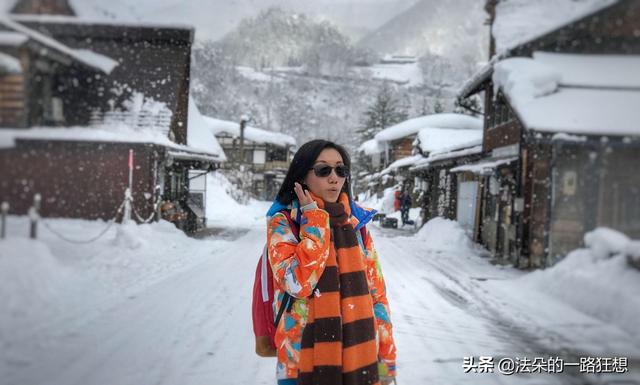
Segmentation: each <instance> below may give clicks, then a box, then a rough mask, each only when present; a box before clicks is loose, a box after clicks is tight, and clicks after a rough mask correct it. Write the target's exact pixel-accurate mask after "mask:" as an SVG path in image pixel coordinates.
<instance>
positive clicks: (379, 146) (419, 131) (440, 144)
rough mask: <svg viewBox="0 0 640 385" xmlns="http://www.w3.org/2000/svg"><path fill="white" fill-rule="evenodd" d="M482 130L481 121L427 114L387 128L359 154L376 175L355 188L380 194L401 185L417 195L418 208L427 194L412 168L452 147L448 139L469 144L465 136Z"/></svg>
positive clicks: (457, 116) (365, 178) (465, 117)
mask: <svg viewBox="0 0 640 385" xmlns="http://www.w3.org/2000/svg"><path fill="white" fill-rule="evenodd" d="M480 128H481V122H480V121H479V120H478V119H476V118H473V117H470V116H467V115H461V114H433V115H427V116H422V117H418V118H413V119H409V120H406V121H404V122H401V123H398V124H396V125H394V126H391V127H389V128H386V129H384V130H382V131H380V132H379V133H377V134H376V135H375V137H374V139H372V140H370V141H367V142H365V143H363V144H362V145H361V146H360V148H359V151H360V152H361V153H363V154H364V159H366V161H368V162H369V167H368V168H369V169H371V170H373V172H372V173H371V174H369V175H364V176H363V178H362V180H361V181H360V183H359V184H357V185H355V186H354V187H355V188H356V191H357V192H358V193H363V192H367V191H370V192H369V193H368V194H369V195H371V194H373V193H375V194H378V195H380V194H382V192H383V190H384V189H385V188H389V187H392V186H395V185H397V184H402V186H403V188H404V189H405V190H407V191H411V192H414V193H415V194H414V199H413V202H414V205H417V202H419V201H422V200H423V197H424V196H425V193H424V192H422V190H420V189H419V188H416V186H417V185H418V183H414V182H415V180H414V179H415V177H416V175H415V172H413V171H412V167H413V166H415V165H416V164H418V163H420V162H421V161H422V160H423V159H424V158H427V157H429V155H430V153H431V152H438V151H440V150H446V149H447V147H448V146H449V145H453V143H452V142H449V141H448V139H453V140H455V139H461V140H462V141H463V142H464V141H465V140H466V141H468V140H467V139H465V137H467V135H468V134H469V132H471V131H473V130H475V131H478V132H479V130H480ZM447 135H449V136H448V137H447ZM454 138H455V139H454ZM414 170H415V169H414Z"/></svg>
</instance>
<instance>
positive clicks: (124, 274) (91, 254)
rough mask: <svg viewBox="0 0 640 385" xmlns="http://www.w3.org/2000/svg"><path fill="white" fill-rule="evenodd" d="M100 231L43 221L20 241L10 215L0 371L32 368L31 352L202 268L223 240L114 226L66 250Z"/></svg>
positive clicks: (159, 227)
mask: <svg viewBox="0 0 640 385" xmlns="http://www.w3.org/2000/svg"><path fill="white" fill-rule="evenodd" d="M45 222H46V224H47V225H48V226H50V227H52V228H54V229H55V230H56V231H57V232H59V233H61V234H63V235H65V236H66V237H67V238H71V239H74V240H78V241H82V240H88V239H90V238H93V237H94V236H95V235H96V234H98V233H100V232H101V231H102V230H103V229H105V226H107V223H105V222H103V221H100V220H97V221H89V220H72V219H52V218H45V219H43V223H41V225H40V226H39V231H38V239H37V240H32V239H28V238H27V234H28V231H26V230H27V229H28V226H29V220H28V218H27V217H13V216H10V217H9V218H8V221H7V225H8V226H7V229H8V234H7V238H6V239H3V240H0V298H2V311H1V312H0V373H2V372H4V371H5V369H7V368H8V367H7V365H8V366H12V365H14V366H15V365H21V364H25V365H37V363H34V362H32V359H33V357H36V356H37V352H42V351H45V350H47V349H48V348H49V347H50V345H49V342H51V341H53V340H55V339H58V338H60V339H62V340H65V339H66V338H68V337H69V336H70V335H72V334H73V332H74V330H77V329H78V328H80V327H81V326H82V325H85V324H87V323H89V322H92V321H94V320H95V319H96V318H97V317H99V316H100V315H101V314H103V312H104V311H106V310H107V309H109V308H110V307H111V306H113V305H114V304H115V303H119V302H120V301H125V300H128V298H132V297H135V296H136V295H137V293H139V292H140V291H142V290H144V289H145V288H148V287H150V286H152V285H153V284H155V283H157V282H159V281H161V280H163V279H165V278H167V277H169V276H172V275H174V274H176V273H177V272H180V271H183V270H184V269H187V268H189V267H192V266H195V265H196V264H198V263H202V262H205V261H206V260H207V259H208V258H210V257H212V256H215V255H216V253H219V252H221V251H223V250H225V249H228V246H226V243H227V242H226V241H222V240H215V241H213V240H208V241H198V240H194V239H192V238H188V237H187V236H186V235H185V234H184V233H183V232H182V231H180V230H178V229H177V228H176V227H175V226H174V225H173V224H171V223H168V222H165V221H161V222H159V223H153V224H148V225H135V224H130V225H120V224H114V225H113V226H112V227H111V228H110V229H109V230H108V231H107V232H106V233H105V235H104V236H103V237H101V238H99V239H98V240H96V241H94V242H92V243H89V244H74V243H69V242H67V241H64V240H62V239H60V238H58V237H57V236H56V235H54V234H53V233H52V232H51V231H50V230H49V229H48V228H47V227H46V226H45V225H44V223H45Z"/></svg>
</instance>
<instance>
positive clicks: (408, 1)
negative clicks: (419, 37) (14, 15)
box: [0, 0, 418, 40]
mask: <svg viewBox="0 0 640 385" xmlns="http://www.w3.org/2000/svg"><path fill="white" fill-rule="evenodd" d="M15 1H16V0H0V4H1V3H3V4H4V6H3V7H2V8H3V9H6V8H8V7H10V6H11V4H13V3H14V2H15ZM69 1H70V2H71V4H72V6H73V7H74V8H75V10H76V12H77V13H78V14H79V16H81V17H85V18H93V19H116V20H122V21H150V22H163V23H178V24H189V25H193V26H194V27H196V35H197V38H198V39H214V40H215V39H219V38H220V37H222V36H223V35H224V34H225V33H227V32H229V31H230V30H232V29H233V28H234V27H235V26H236V25H237V24H238V22H239V21H240V20H242V19H243V18H245V17H249V16H255V15H256V14H257V13H258V12H260V10H262V9H264V8H267V7H269V6H273V5H280V6H282V7H283V8H287V9H292V10H294V11H296V12H304V13H306V14H308V15H310V16H313V17H318V18H322V19H329V20H331V21H333V22H334V23H335V24H337V25H338V26H339V27H341V29H342V30H343V31H344V32H346V33H347V34H349V35H350V36H351V37H352V38H354V39H357V38H359V37H361V36H362V35H364V34H365V33H366V32H368V31H371V30H374V29H376V28H377V27H379V26H381V25H382V24H384V23H385V22H386V21H388V20H389V19H391V18H392V17H393V16H395V15H397V14H399V13H400V12H402V11H404V10H406V9H407V8H409V7H410V6H411V5H413V4H415V3H416V2H417V1H418V0H135V1H133V0H69Z"/></svg>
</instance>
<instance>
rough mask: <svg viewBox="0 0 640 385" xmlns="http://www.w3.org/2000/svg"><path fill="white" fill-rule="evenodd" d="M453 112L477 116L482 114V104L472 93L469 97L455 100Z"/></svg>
mask: <svg viewBox="0 0 640 385" xmlns="http://www.w3.org/2000/svg"><path fill="white" fill-rule="evenodd" d="M453 112H456V113H459V114H466V115H471V116H478V115H481V114H482V105H481V104H480V101H479V99H478V97H477V95H473V96H471V97H469V98H465V99H462V100H456V106H455V107H454V109H453Z"/></svg>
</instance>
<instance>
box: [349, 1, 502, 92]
mask: <svg viewBox="0 0 640 385" xmlns="http://www.w3.org/2000/svg"><path fill="white" fill-rule="evenodd" d="M483 5H484V2H483V1H478V0H420V1H419V2H417V3H416V4H414V5H413V6H412V7H411V8H409V9H408V10H406V11H404V12H402V13H401V14H399V15H397V16H396V17H394V18H393V19H391V20H390V21H388V22H387V23H385V24H384V25H383V26H382V27H380V28H378V29H377V30H376V31H374V32H372V33H370V34H369V35H367V36H365V37H364V38H362V39H361V40H360V41H359V42H358V44H357V46H358V47H360V48H369V49H374V50H376V51H377V52H379V53H381V54H402V55H412V56H417V57H420V58H421V66H422V68H423V74H424V76H425V82H426V83H431V84H434V85H443V86H453V85H455V84H459V83H460V82H462V81H463V80H464V79H466V78H467V77H468V76H470V75H471V74H472V73H473V72H475V70H476V69H477V67H478V63H480V62H484V61H486V60H487V55H488V43H489V29H488V27H487V26H486V25H484V21H485V19H486V17H487V15H486V13H485V11H484V8H483Z"/></svg>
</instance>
